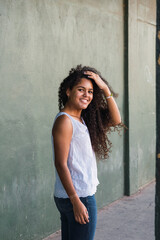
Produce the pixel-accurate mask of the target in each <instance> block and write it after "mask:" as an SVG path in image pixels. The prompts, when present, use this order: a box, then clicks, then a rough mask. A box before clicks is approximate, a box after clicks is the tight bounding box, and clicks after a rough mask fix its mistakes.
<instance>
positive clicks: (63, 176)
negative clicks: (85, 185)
mask: <svg viewBox="0 0 160 240" xmlns="http://www.w3.org/2000/svg"><path fill="white" fill-rule="evenodd" d="M55 167H56V170H57V172H58V175H59V177H60V180H61V182H62V185H63V187H64V189H65V190H66V192H67V194H68V196H69V197H70V198H71V199H72V196H73V195H76V190H75V188H74V185H73V182H72V178H71V174H70V171H69V169H68V166H67V164H56V163H55Z"/></svg>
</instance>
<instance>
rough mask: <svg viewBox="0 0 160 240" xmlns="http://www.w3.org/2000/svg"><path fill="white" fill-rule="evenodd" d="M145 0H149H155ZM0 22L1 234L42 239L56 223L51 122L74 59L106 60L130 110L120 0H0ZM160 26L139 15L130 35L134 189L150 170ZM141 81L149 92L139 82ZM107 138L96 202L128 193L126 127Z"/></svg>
mask: <svg viewBox="0 0 160 240" xmlns="http://www.w3.org/2000/svg"><path fill="white" fill-rule="evenodd" d="M131 2H136V0H135V1H131ZM141 2H144V3H145V4H144V6H145V7H144V9H148V8H149V9H150V8H151V6H148V5H147V7H146V4H149V1H141ZM146 11H147V10H146ZM130 12H132V11H131V10H130ZM152 13H154V10H152ZM140 14H142V10H141V11H140V12H139V16H140ZM146 17H147V16H146ZM130 20H131V18H130ZM135 21H136V16H135ZM152 21H153V22H154V21H155V18H154V15H153V18H152ZM136 25H137V24H136ZM130 27H131V32H132V34H135V32H136V30H135V29H134V26H131V24H130ZM0 29H1V34H0V56H1V60H0V80H1V88H0V102H1V108H0V126H1V135H0V143H1V144H0V153H1V158H0V216H1V218H0V239H3V240H10V239H12V240H21V239H23V240H28V239H30V240H32V239H34V240H36V239H37V240H39V239H42V238H44V237H45V236H48V235H49V234H51V233H53V232H54V231H56V230H57V229H59V226H60V221H59V216H58V212H57V210H56V207H55V205H54V201H53V188H54V177H55V176H54V166H53V161H52V146H51V128H52V124H53V119H54V117H55V115H56V113H57V111H58V106H57V97H58V94H57V91H58V86H59V84H60V82H61V81H62V79H63V78H64V77H65V76H66V75H67V74H68V71H69V70H70V68H71V67H73V66H76V65H77V64H79V63H82V64H83V65H90V66H93V67H95V68H97V69H98V70H100V71H101V73H102V74H103V75H104V76H105V77H106V78H107V80H108V81H109V82H110V84H111V85H112V87H113V89H114V90H115V91H117V92H118V93H119V97H118V99H117V103H118V106H119V108H120V112H121V115H122V119H123V121H124V120H125V119H124V110H125V107H124V106H125V104H124V92H125V91H124V90H125V84H124V32H123V31H124V12H123V1H122V0H120V1H116V0H107V1H105V0H100V1H96V0H92V1H91V0H74V1H73V0H65V1H64V0H59V1H53V0H45V1H44V0H0ZM143 31H144V34H142V33H141V32H143ZM154 31H155V25H154V24H147V23H144V24H143V23H142V22H140V23H139V25H138V32H136V33H137V34H139V35H138V38H137V36H136V35H134V39H136V43H135V42H134V41H133V40H134V39H132V38H130V39H129V41H130V44H131V45H130V49H129V50H130V61H129V62H130V64H131V65H130V72H129V103H130V105H129V106H130V115H129V119H130V122H129V141H130V145H129V146H130V159H131V164H130V183H131V189H133V190H132V191H131V192H134V191H137V190H138V188H139V187H140V186H142V185H144V184H145V183H146V182H148V181H150V180H151V179H153V178H154V157H153V156H154V137H155V122H154V119H155V115H154V114H153V112H154V106H155V99H154V96H155V93H154V84H155V76H154V48H155V46H154ZM150 34H152V36H153V38H152V37H151V36H150ZM135 36H136V37H135ZM144 36H145V39H147V41H146V42H145V44H144V43H143V42H144V41H143V39H144ZM131 39H132V42H131ZM136 44H137V45H136ZM137 46H138V49H139V51H140V56H141V59H143V63H142V62H141V61H140V57H137V58H136V60H134V54H136V53H135V52H136V51H135V49H137ZM148 46H149V47H150V48H149V47H148ZM145 48H147V50H148V49H149V53H147V51H145ZM131 53H132V54H133V55H132V54H131ZM147 54H148V55H147ZM143 56H144V57H143ZM138 62H139V63H140V66H139V68H138V70H137V67H136V66H137V64H138ZM145 66H147V67H145ZM143 69H144V70H143ZM135 74H136V76H137V77H135ZM145 74H146V75H145ZM146 77H147V80H146ZM132 86H133V87H134V91H131V89H132V88H133V87H132ZM139 86H140V87H141V88H143V89H145V91H146V92H147V95H148V94H149V97H147V99H146V94H145V92H143V93H142V91H140V90H138V92H137V88H138V87H139ZM135 94H136V95H135ZM135 96H136V97H135ZM139 102H141V104H143V105H144V107H143V108H142V109H140V108H138V103H139ZM134 103H136V105H135V104H134ZM141 110H142V111H141ZM136 112H137V114H136ZM146 115H147V121H145V116H146ZM138 116H141V119H142V120H141V121H139V117H138ZM135 121H136V122H135ZM135 123H136V124H135ZM137 125H138V127H137ZM142 127H143V130H142V131H141V133H140V129H142ZM147 130H148V131H147ZM143 134H144V135H145V136H146V137H143ZM146 134H148V135H149V138H148V135H146ZM152 135H153V136H152ZM151 136H152V137H151ZM111 139H112V141H113V151H112V153H111V155H110V158H109V159H108V160H107V161H106V162H98V175H99V180H100V182H101V184H100V185H99V187H98V192H97V194H96V198H97V202H98V207H102V206H104V205H106V204H108V203H110V202H112V201H114V200H116V199H118V198H120V197H122V196H123V195H124V165H125V160H124V159H125V158H124V153H125V151H126V148H125V143H124V134H123V132H122V135H121V136H119V135H118V133H114V134H111ZM133 152H134V153H136V154H135V155H133ZM133 156H134V157H133ZM132 165H133V167H132ZM137 172H138V173H137ZM132 181H133V183H132ZM136 181H137V184H135V183H136Z"/></svg>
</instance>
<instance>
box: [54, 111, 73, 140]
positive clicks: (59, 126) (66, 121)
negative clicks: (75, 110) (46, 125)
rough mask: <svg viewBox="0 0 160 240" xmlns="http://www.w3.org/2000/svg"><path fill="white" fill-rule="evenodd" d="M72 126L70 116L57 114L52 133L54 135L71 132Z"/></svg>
mask: <svg viewBox="0 0 160 240" xmlns="http://www.w3.org/2000/svg"><path fill="white" fill-rule="evenodd" d="M72 131H73V127H72V122H71V120H70V118H69V117H68V116H67V115H65V114H64V115H61V116H59V117H58V118H57V119H56V121H55V123H54V126H53V129H52V135H53V136H54V135H55V134H57V133H58V134H62V135H65V134H69V135H70V134H72Z"/></svg>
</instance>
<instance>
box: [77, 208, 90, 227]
mask: <svg viewBox="0 0 160 240" xmlns="http://www.w3.org/2000/svg"><path fill="white" fill-rule="evenodd" d="M75 220H76V221H77V222H78V223H80V224H86V223H88V222H89V216H88V212H87V210H86V211H85V212H84V213H83V214H80V215H77V216H75Z"/></svg>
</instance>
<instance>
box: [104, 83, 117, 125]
mask: <svg viewBox="0 0 160 240" xmlns="http://www.w3.org/2000/svg"><path fill="white" fill-rule="evenodd" d="M103 92H104V95H105V96H106V98H107V102H108V108H109V112H110V115H111V124H112V125H118V124H120V123H121V115H120V112H119V109H118V106H117V104H116V101H115V100H114V98H113V97H112V96H111V92H110V90H109V88H108V86H107V85H106V87H105V88H104V89H103ZM110 96H111V97H110Z"/></svg>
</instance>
